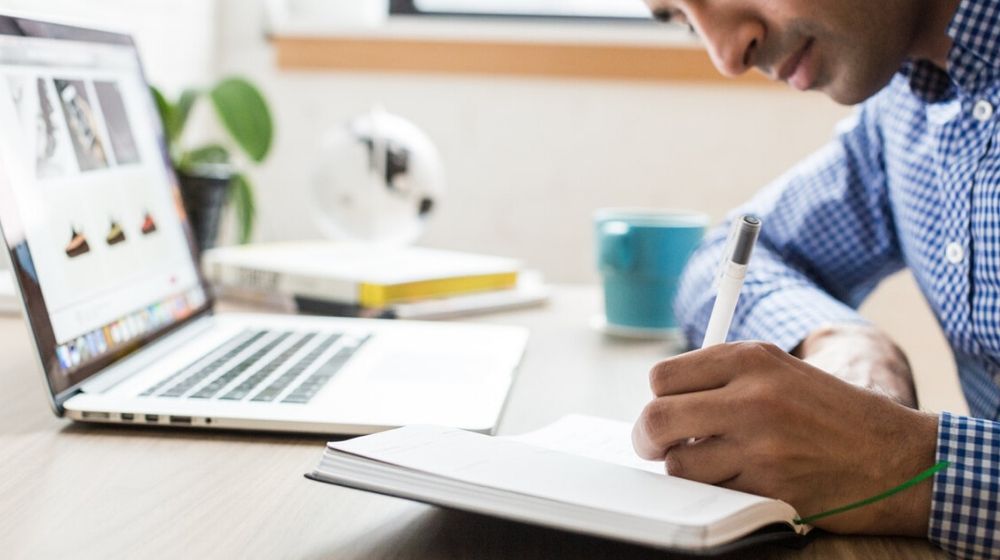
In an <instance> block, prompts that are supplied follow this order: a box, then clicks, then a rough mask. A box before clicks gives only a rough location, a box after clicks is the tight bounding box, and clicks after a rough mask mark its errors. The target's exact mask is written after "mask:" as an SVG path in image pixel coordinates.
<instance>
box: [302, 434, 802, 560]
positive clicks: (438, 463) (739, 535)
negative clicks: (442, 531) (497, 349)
mask: <svg viewBox="0 0 1000 560" xmlns="http://www.w3.org/2000/svg"><path fill="white" fill-rule="evenodd" d="M630 432H631V426H630V425H629V424H627V423H625V422H618V421H614V420H605V419H601V418H593V417H588V416H567V417H565V418H563V419H561V420H559V421H558V422H556V423H554V424H551V425H549V426H548V427H545V428H542V429H541V430H538V431H535V432H530V433H527V434H524V435H521V436H513V437H509V436H508V437H490V436H485V435H482V434H476V433H471V432H466V431H462V430H457V429H453V428H442V427H435V426H406V427H403V428H398V429H395V430H390V431H387V432H381V433H377V434H373V435H369V436H364V437H359V438H355V439H351V440H347V441H340V442H330V443H329V444H327V448H326V451H325V453H324V454H323V458H322V460H321V461H320V463H319V465H318V466H317V467H316V470H315V471H313V472H312V473H311V474H309V475H307V476H308V477H309V478H312V479H314V480H318V481H321V482H329V483H332V484H338V485H341V486H348V487H352V488H358V489H361V490H368V491H371V492H377V493H380V494H388V495H391V496H398V497H401V498H407V499H411V500H416V501H420V502H425V503H429V504H434V505H439V506H444V507H449V508H454V509H460V510H466V511H472V512H476V513H481V514H485V515H492V516H496V517H502V518H506V519H511V520H515V521H521V522H524V523H532V524H537V525H544V526H548V527H555V528H559V529H564V530H568V531H573V532H578V533H585V534H590V535H596V536H601V537H606V538H611V539H616V540H622V541H628V542H632V543H637V544H642V545H647V546H654V547H658V548H664V549H672V550H683V551H688V552H701V553H714V552H724V551H728V550H732V549H733V548H738V547H740V546H743V545H746V544H750V543H755V542H764V541H773V540H784V539H795V538H797V535H805V534H806V533H808V531H809V527H807V526H797V525H795V524H794V523H793V522H792V520H793V519H794V518H795V516H796V512H795V510H794V509H793V508H792V507H791V506H790V505H788V504H786V503H785V502H781V501H778V500H773V499H770V498H763V497H760V496H754V495H752V494H745V493H742V492H735V491H732V490H727V489H724V488H718V487H715V486H710V485H707V484H700V483H697V482H691V481H688V480H683V479H680V478H675V477H671V476H667V475H666V474H664V473H663V464H662V463H657V462H652V461H643V460H642V459H639V458H638V457H636V456H635V454H634V452H633V451H632V448H631V440H630V435H629V434H630Z"/></svg>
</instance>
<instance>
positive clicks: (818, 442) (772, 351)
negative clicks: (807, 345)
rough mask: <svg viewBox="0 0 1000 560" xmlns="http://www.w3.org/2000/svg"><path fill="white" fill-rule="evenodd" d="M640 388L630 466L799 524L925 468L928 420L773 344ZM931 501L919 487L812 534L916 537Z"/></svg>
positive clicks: (683, 363) (718, 354)
mask: <svg viewBox="0 0 1000 560" xmlns="http://www.w3.org/2000/svg"><path fill="white" fill-rule="evenodd" d="M650 385H651V387H652V389H653V393H654V395H655V398H654V400H653V401H652V402H650V403H649V404H648V405H647V406H646V408H645V409H644V410H643V412H642V415H641V416H640V417H639V419H638V421H637V422H636V424H635V428H634V429H633V432H632V441H633V445H634V446H635V449H636V452H637V453H638V454H639V455H640V456H642V457H643V458H645V459H651V460H665V461H666V468H667V471H668V472H669V473H670V474H671V475H674V476H679V477H682V478H687V479H691V480H696V481H700V482H705V483H709V484H717V485H719V486H724V487H726V488H732V489H735V490H741V491H745V492H749V493H752V494H758V495H761V496H769V497H772V498H778V499H781V500H784V501H786V502H788V503H790V504H791V505H792V506H793V507H795V509H796V510H797V511H798V512H799V515H801V516H803V517H806V516H809V515H813V514H816V513H820V512H823V511H826V510H829V509H832V508H835V507H838V506H842V505H845V504H847V503H850V502H854V501H856V500H860V499H864V498H867V497H870V496H874V495H876V494H878V493H880V492H882V491H884V490H887V489H889V488H891V487H893V486H896V485H898V484H901V483H902V482H904V481H906V480H908V479H910V478H912V477H913V476H915V475H916V474H917V473H919V472H920V471H922V470H924V469H927V468H929V467H930V466H932V464H933V463H934V454H935V447H936V440H937V419H936V418H935V417H934V416H933V415H929V414H925V413H921V412H918V411H916V410H913V409H910V408H907V407H905V406H902V405H900V404H899V403H897V402H895V401H894V400H892V399H889V398H886V397H885V396H883V395H881V394H879V393H877V392H874V391H871V390H868V389H864V388H861V387H857V386H854V385H851V384H849V383H847V382H845V381H842V380H840V379H838V378H836V377H833V376H831V375H829V374H827V373H825V372H823V371H822V370H819V369H817V368H816V367H814V366H812V365H810V364H808V363H806V362H804V361H802V360H799V359H798V358H796V357H794V356H792V355H790V354H787V353H786V352H784V351H782V350H781V349H780V348H778V347H776V346H774V345H771V344H766V343H760V342H742V343H735V344H720V345H718V346H713V347H711V348H707V349H704V350H697V351H694V352H689V353H687V354H683V355H680V356H677V357H674V358H671V359H668V360H665V361H663V362H660V363H659V364H657V365H656V366H655V367H654V368H653V369H652V371H651V372H650ZM692 438H697V439H692ZM692 442H693V443H692ZM930 499H931V484H930V482H924V483H922V484H920V485H918V486H916V487H914V488H910V489H908V490H906V491H905V492H901V493H899V494H897V495H895V496H893V497H891V498H888V499H886V500H883V501H881V502H878V503H876V504H873V505H869V506H865V507H862V508H859V509H857V510H854V511H851V512H848V513H844V514H841V515H834V516H831V517H828V518H825V519H822V520H820V521H819V522H817V523H816V525H817V526H819V527H822V528H824V529H827V530H830V531H833V532H839V533H872V534H894V535H913V536H924V535H926V532H927V524H928V517H929V515H930Z"/></svg>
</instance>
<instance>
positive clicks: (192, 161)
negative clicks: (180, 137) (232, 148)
mask: <svg viewBox="0 0 1000 560" xmlns="http://www.w3.org/2000/svg"><path fill="white" fill-rule="evenodd" d="M219 163H229V150H227V149H226V148H225V146H222V145H220V144H208V145H206V146H202V147H200V148H196V149H194V150H191V151H189V152H187V153H185V154H184V157H183V159H182V160H181V163H180V168H181V169H191V168H192V167H197V166H199V165H205V164H219Z"/></svg>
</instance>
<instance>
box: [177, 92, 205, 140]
mask: <svg viewBox="0 0 1000 560" xmlns="http://www.w3.org/2000/svg"><path fill="white" fill-rule="evenodd" d="M198 95H199V92H198V90H196V89H186V90H184V91H183V92H181V97H180V99H178V100H177V105H175V106H174V111H173V115H172V116H171V118H170V126H171V127H172V132H171V135H172V136H173V137H174V138H178V139H179V138H180V137H181V134H183V133H184V125H186V124H187V120H188V116H190V115H191V108H192V107H194V102H195V101H197V100H198Z"/></svg>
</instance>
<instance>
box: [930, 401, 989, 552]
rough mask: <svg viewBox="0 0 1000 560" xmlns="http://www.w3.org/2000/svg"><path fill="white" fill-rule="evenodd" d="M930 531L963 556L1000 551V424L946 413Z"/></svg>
mask: <svg viewBox="0 0 1000 560" xmlns="http://www.w3.org/2000/svg"><path fill="white" fill-rule="evenodd" d="M937 460H938V461H948V462H949V463H950V465H949V466H948V468H946V469H944V470H942V471H940V472H938V473H937V474H935V475H934V490H933V498H932V501H931V519H930V525H929V529H928V532H927V536H928V538H929V539H930V540H931V542H933V543H934V544H936V545H938V546H940V547H941V548H943V549H945V550H946V551H948V552H949V553H950V554H952V555H953V556H955V557H957V558H970V559H971V558H997V555H998V554H1000V422H991V421H989V420H980V419H978V418H969V417H965V416H955V415H952V414H949V413H947V412H946V413H943V414H942V415H941V419H940V420H939V422H938V445H937Z"/></svg>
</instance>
